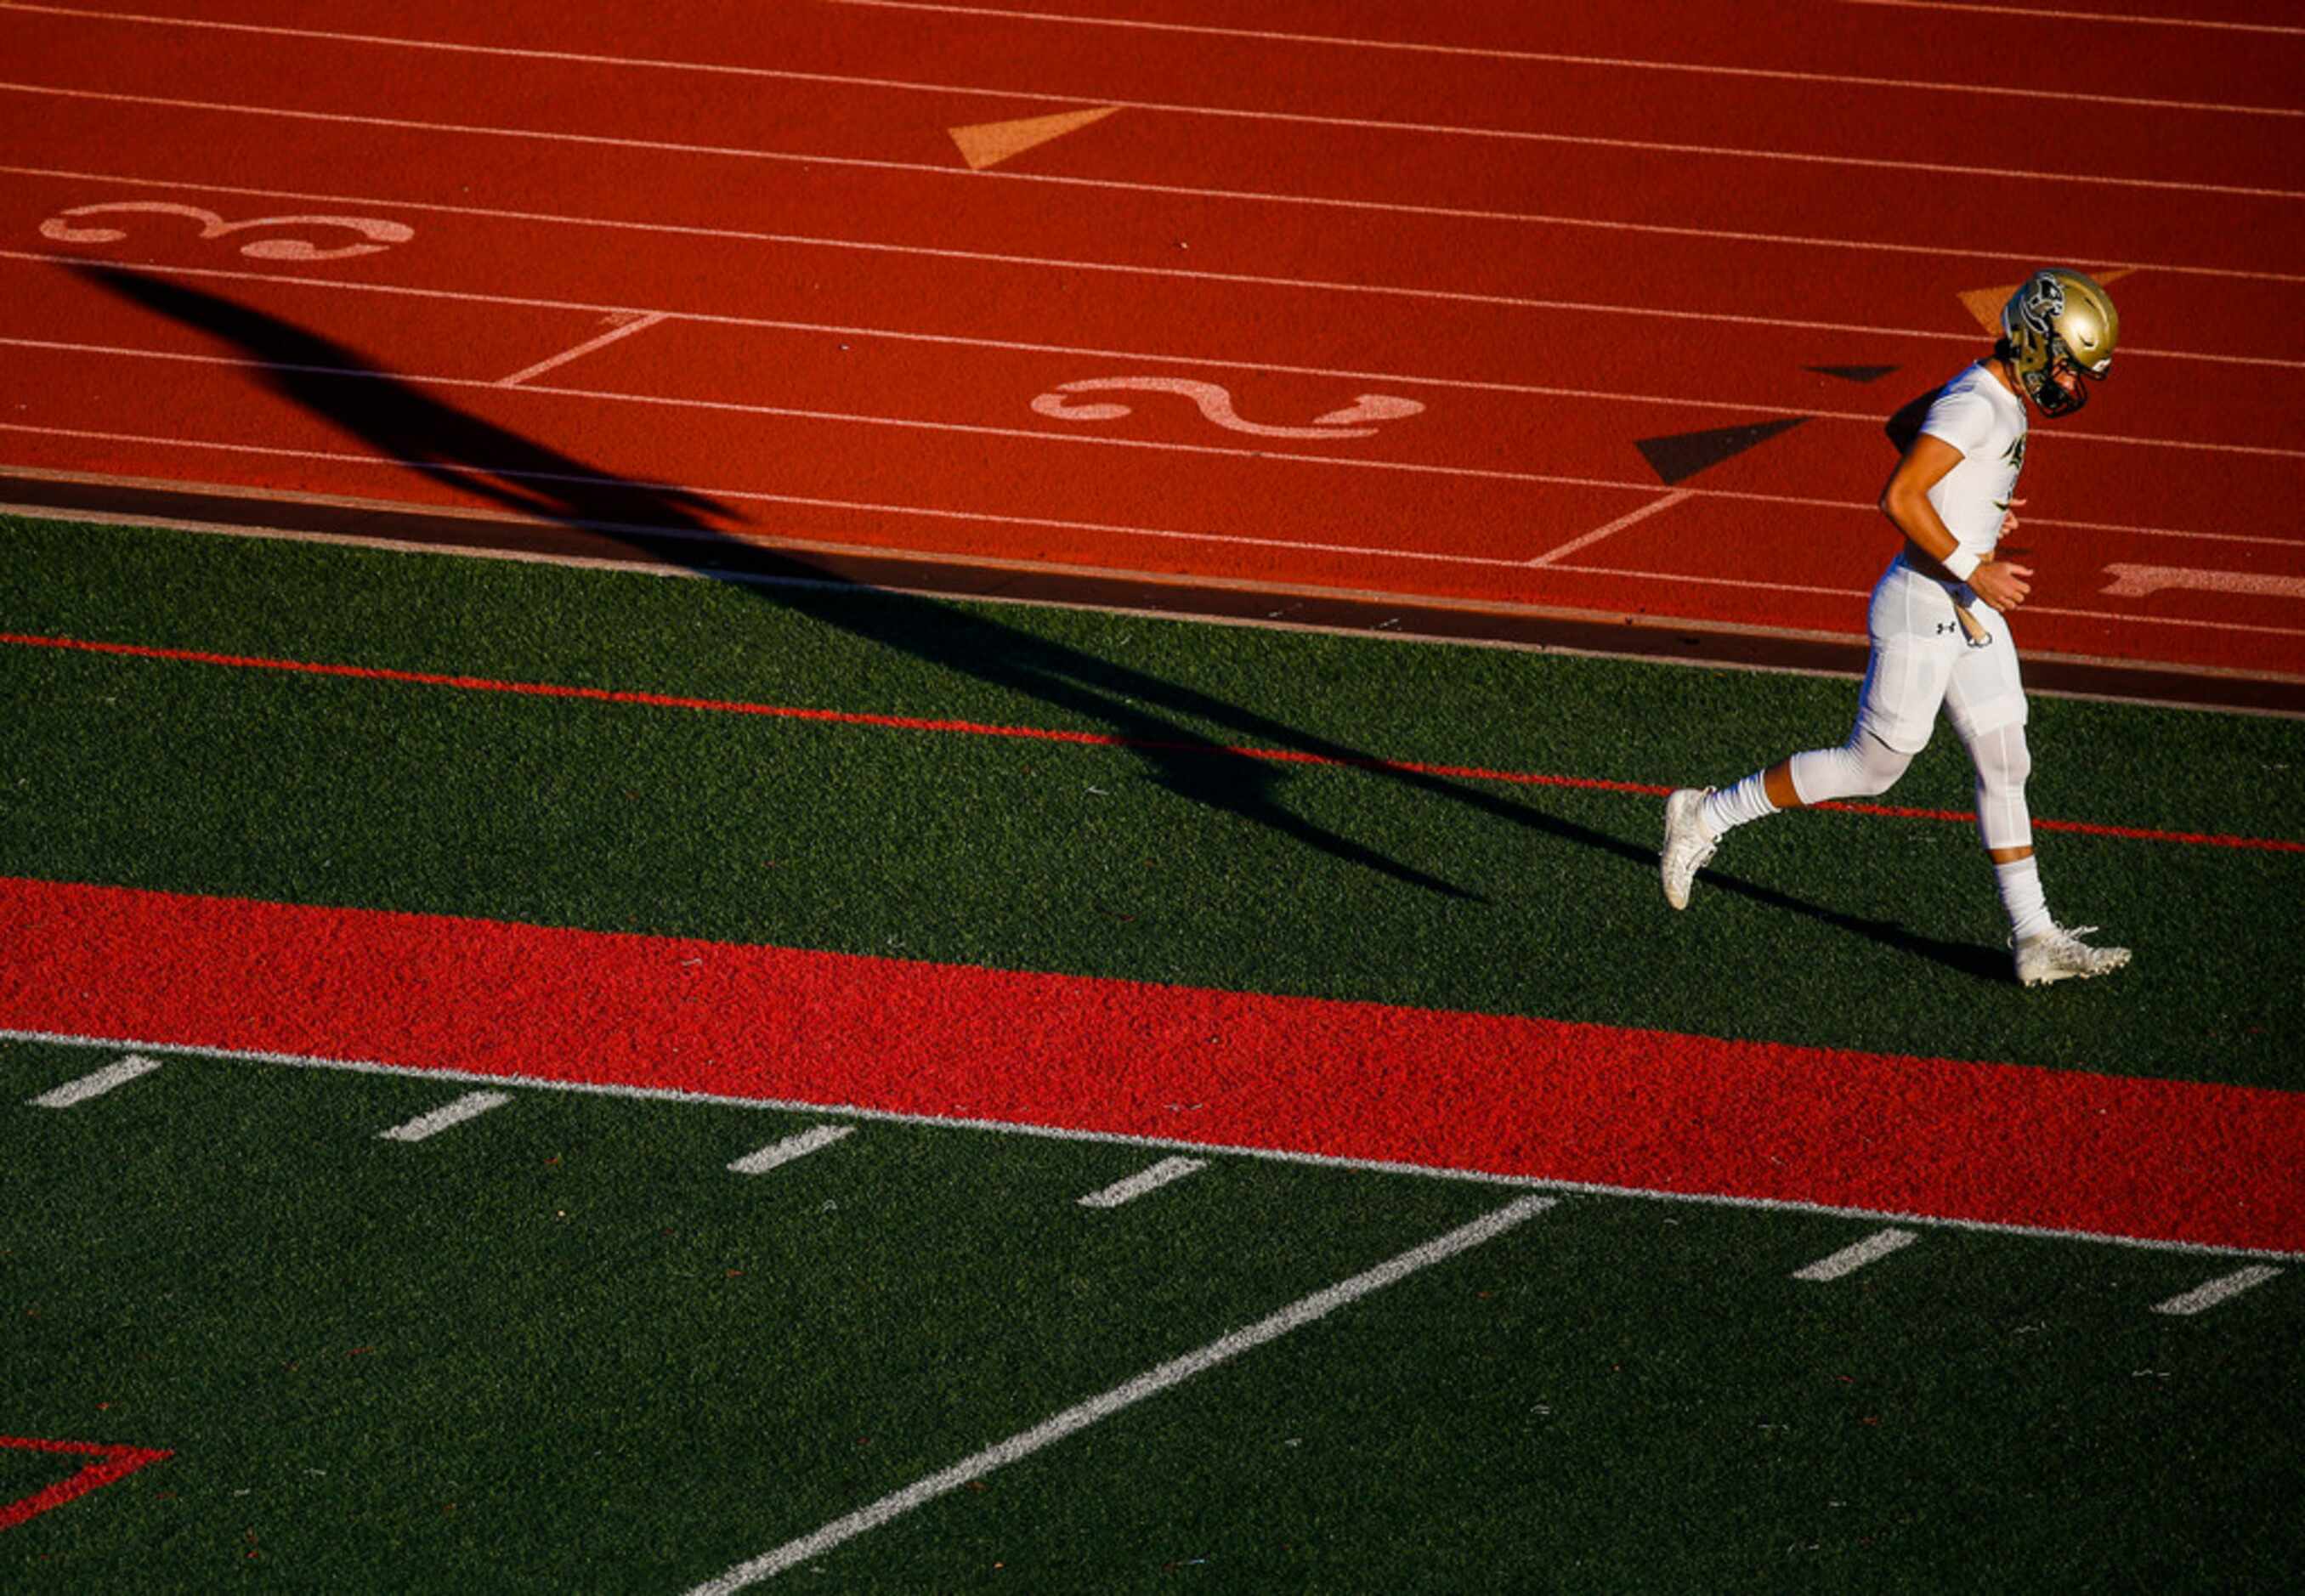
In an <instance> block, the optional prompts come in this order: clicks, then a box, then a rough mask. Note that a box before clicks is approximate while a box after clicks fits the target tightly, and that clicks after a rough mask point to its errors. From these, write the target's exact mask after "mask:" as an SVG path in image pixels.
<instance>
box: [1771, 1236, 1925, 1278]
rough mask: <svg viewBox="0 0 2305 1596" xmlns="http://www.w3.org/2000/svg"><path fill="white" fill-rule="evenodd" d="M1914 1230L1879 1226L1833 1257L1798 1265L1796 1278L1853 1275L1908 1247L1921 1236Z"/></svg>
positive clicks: (1795, 1273)
mask: <svg viewBox="0 0 2305 1596" xmlns="http://www.w3.org/2000/svg"><path fill="white" fill-rule="evenodd" d="M1920 1239H1921V1238H1920V1234H1919V1233H1918V1231H1912V1230H1898V1229H1896V1228H1894V1227H1892V1228H1890V1229H1887V1230H1876V1231H1875V1232H1874V1233H1873V1234H1872V1235H1868V1236H1867V1237H1866V1238H1865V1239H1864V1240H1863V1241H1861V1242H1858V1243H1857V1244H1855V1245H1854V1246H1848V1247H1843V1248H1841V1251H1840V1252H1835V1253H1833V1255H1832V1256H1831V1257H1830V1258H1820V1259H1818V1260H1817V1261H1816V1262H1815V1263H1812V1264H1810V1265H1809V1266H1808V1267H1807V1269H1795V1270H1794V1271H1793V1278H1794V1279H1796V1280H1817V1281H1823V1280H1838V1279H1840V1278H1841V1277H1842V1276H1843V1275H1853V1274H1855V1273H1856V1272H1857V1271H1858V1269H1863V1268H1864V1267H1865V1266H1866V1265H1867V1264H1868V1263H1871V1262H1873V1261H1875V1260H1876V1259H1882V1258H1886V1257H1887V1256H1889V1254H1890V1253H1892V1252H1896V1251H1897V1250H1898V1249H1899V1248H1901V1247H1909V1246H1911V1245H1912V1244H1914V1243H1915V1242H1917V1241H1918V1240H1920Z"/></svg>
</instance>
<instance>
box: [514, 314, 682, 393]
mask: <svg viewBox="0 0 2305 1596" xmlns="http://www.w3.org/2000/svg"><path fill="white" fill-rule="evenodd" d="M664 319H665V313H664V312H663V311H661V310H654V311H651V312H650V313H648V314H647V315H644V316H640V317H637V318H634V319H633V320H630V321H627V322H625V324H624V325H623V326H622V327H612V328H610V329H609V330H608V331H607V332H605V333H602V334H601V335H600V336H599V337H597V338H591V339H588V340H586V341H585V342H584V343H582V344H578V345H576V347H575V348H574V349H564V350H562V351H561V352H559V353H558V354H556V355H554V356H553V357H552V358H551V359H550V360H546V361H537V362H536V364H535V365H533V366H528V367H524V368H523V369H520V370H518V371H515V372H514V373H513V374H512V375H511V376H510V377H506V378H498V381H497V385H496V386H498V387H500V388H516V387H518V386H520V385H521V384H522V383H524V382H526V381H527V380H528V379H529V378H532V377H541V376H542V375H543V374H544V373H545V372H547V371H550V370H553V369H556V368H557V367H561V366H565V365H566V364H567V363H568V362H569V361H574V360H578V359H581V358H582V357H583V356H585V355H588V354H591V352H593V351H594V350H596V349H604V348H606V347H607V346H608V345H609V344H614V343H615V342H617V340H618V339H619V338H629V337H631V336H632V335H634V333H640V332H646V331H647V330H648V329H649V328H650V327H654V326H655V325H656V324H657V323H658V322H659V321H662V320H664Z"/></svg>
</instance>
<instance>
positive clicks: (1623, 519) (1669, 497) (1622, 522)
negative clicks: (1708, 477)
mask: <svg viewBox="0 0 2305 1596" xmlns="http://www.w3.org/2000/svg"><path fill="white" fill-rule="evenodd" d="M1693 491H1694V489H1691V488H1677V489H1675V490H1674V491H1673V492H1671V493H1668V494H1666V495H1664V496H1663V497H1661V498H1659V499H1658V500H1657V501H1656V502H1655V503H1654V504H1649V505H1642V506H1641V507H1640V508H1639V509H1637V510H1632V511H1629V512H1627V513H1626V514H1622V515H1620V516H1618V517H1617V519H1616V520H1614V521H1612V522H1609V523H1608V524H1607V525H1606V526H1596V527H1595V528H1594V529H1593V530H1592V531H1589V532H1586V534H1584V536H1582V537H1578V538H1571V539H1569V541H1568V542H1566V543H1564V544H1562V545H1561V547H1560V548H1555V549H1551V550H1548V551H1547V552H1545V553H1544V554H1541V555H1539V556H1536V558H1535V559H1533V560H1531V561H1529V562H1528V563H1529V564H1530V565H1540V566H1541V565H1551V564H1552V562H1553V561H1555V560H1557V559H1560V558H1561V557H1563V556H1567V555H1572V554H1575V553H1576V552H1577V551H1578V549H1580V548H1591V547H1592V546H1593V545H1594V544H1595V543H1598V542H1599V541H1600V540H1601V539H1603V538H1607V537H1612V536H1614V535H1615V534H1616V533H1618V532H1621V531H1624V530H1625V529H1626V528H1627V527H1629V526H1633V525H1636V524H1637V523H1638V522H1644V521H1646V520H1647V519H1648V518H1649V517H1650V516H1652V515H1654V514H1657V513H1658V512H1659V511H1661V510H1670V509H1671V508H1672V507H1673V506H1674V505H1677V504H1679V503H1680V502H1681V500H1683V499H1685V498H1687V497H1689V495H1690V494H1691V493H1692V492H1693Z"/></svg>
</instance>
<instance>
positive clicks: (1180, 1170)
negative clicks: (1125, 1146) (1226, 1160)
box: [1080, 1159, 1209, 1208]
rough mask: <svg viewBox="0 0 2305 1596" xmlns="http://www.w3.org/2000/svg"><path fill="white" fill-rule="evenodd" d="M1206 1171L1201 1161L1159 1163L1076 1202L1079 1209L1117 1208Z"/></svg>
mask: <svg viewBox="0 0 2305 1596" xmlns="http://www.w3.org/2000/svg"><path fill="white" fill-rule="evenodd" d="M1207 1167H1209V1166H1208V1160H1207V1159H1161V1161H1160V1162H1159V1163H1157V1164H1155V1165H1153V1166H1152V1167H1151V1168H1150V1169H1140V1170H1138V1171H1137V1172H1136V1173H1135V1174H1134V1175H1132V1176H1129V1177H1128V1178H1127V1180H1117V1181H1115V1182H1113V1183H1112V1184H1110V1185H1109V1186H1107V1187H1105V1188H1104V1190H1102V1191H1101V1192H1091V1193H1089V1194H1088V1195H1087V1196H1085V1197H1084V1198H1082V1199H1081V1200H1080V1205H1081V1206H1082V1207H1083V1208H1118V1207H1119V1206H1120V1205H1121V1204H1122V1203H1124V1202H1127V1201H1133V1200H1134V1199H1135V1198H1138V1197H1142V1196H1144V1193H1147V1192H1150V1191H1153V1190H1156V1189H1157V1188H1159V1187H1161V1186H1165V1185H1167V1184H1169V1183H1170V1181H1172V1180H1182V1179H1184V1178H1185V1176H1188V1175H1191V1174H1193V1173H1194V1172H1195V1171H1196V1170H1201V1169H1205V1168H1207Z"/></svg>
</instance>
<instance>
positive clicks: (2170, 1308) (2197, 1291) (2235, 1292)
mask: <svg viewBox="0 0 2305 1596" xmlns="http://www.w3.org/2000/svg"><path fill="white" fill-rule="evenodd" d="M2280 1272H2281V1271H2280V1270H2279V1269H2271V1268H2268V1267H2267V1266H2266V1265H2264V1264H2251V1265H2250V1267H2249V1268H2247V1269H2235V1270H2234V1271H2233V1273H2232V1274H2230V1275H2220V1276H2218V1277H2217V1278H2216V1279H2214V1280H2211V1281H2209V1282H2207V1284H2205V1285H2201V1286H2195V1287H2193V1289H2192V1290H2190V1291H2188V1292H2185V1293H2182V1295H2177V1296H2173V1297H2171V1298H2170V1299H2169V1300H2168V1301H2167V1302H2165V1303H2156V1304H2154V1308H2153V1312H2156V1313H2177V1314H2182V1313H2199V1312H2203V1311H2204V1310H2206V1309H2209V1308H2214V1307H2216V1305H2217V1304H2218V1303H2222V1302H2224V1301H2226V1300H2227V1299H2228V1298H2232V1297H2237V1296H2239V1295H2241V1293H2242V1292H2244V1291H2247V1290H2249V1289H2250V1287H2251V1286H2262V1285H2264V1284H2265V1283H2266V1282H2267V1280H2270V1279H2272V1278H2274V1277H2275V1275H2278V1274H2279V1273H2280Z"/></svg>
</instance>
